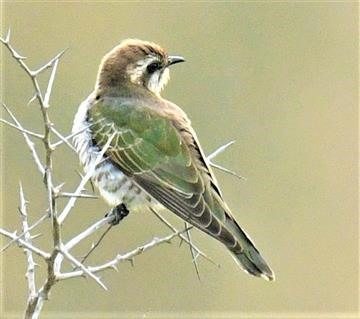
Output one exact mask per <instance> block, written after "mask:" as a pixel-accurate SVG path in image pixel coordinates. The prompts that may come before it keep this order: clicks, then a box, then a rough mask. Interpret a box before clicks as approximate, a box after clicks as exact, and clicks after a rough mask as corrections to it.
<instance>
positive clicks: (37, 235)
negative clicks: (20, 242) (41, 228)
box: [31, 233, 42, 239]
mask: <svg viewBox="0 0 360 319" xmlns="http://www.w3.org/2000/svg"><path fill="white" fill-rule="evenodd" d="M41 236H42V234H41V233H39V234H35V235H32V236H31V239H36V238H39V237H41Z"/></svg>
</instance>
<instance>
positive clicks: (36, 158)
mask: <svg viewBox="0 0 360 319" xmlns="http://www.w3.org/2000/svg"><path fill="white" fill-rule="evenodd" d="M2 106H3V108H4V109H5V111H6V112H7V113H8V114H9V115H10V117H11V118H12V120H13V121H14V122H15V124H16V125H17V126H18V127H19V128H21V129H23V127H22V126H21V124H20V122H19V121H18V120H17V118H16V117H15V115H14V114H13V113H12V112H11V111H10V109H9V108H8V107H7V106H6V105H5V103H2ZM22 135H23V136H24V139H25V142H26V144H27V146H28V148H29V150H30V153H31V155H32V157H33V159H34V161H35V164H36V167H37V168H38V170H39V171H40V173H41V174H42V175H44V174H45V168H44V166H43V164H42V163H41V161H40V158H39V155H38V153H37V152H36V150H35V146H34V143H33V142H32V141H31V140H30V138H29V136H28V134H27V133H25V132H23V133H22Z"/></svg>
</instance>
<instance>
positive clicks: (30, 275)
mask: <svg viewBox="0 0 360 319" xmlns="http://www.w3.org/2000/svg"><path fill="white" fill-rule="evenodd" d="M26 203H27V202H26V200H25V196H24V191H23V187H22V185H21V183H20V207H19V212H20V216H21V219H22V230H23V232H24V233H25V235H24V240H25V241H26V242H27V243H28V244H30V245H31V244H32V238H31V234H30V232H29V224H28V220H27V209H26V208H27V207H26ZM24 251H25V254H26V257H27V270H26V278H27V280H28V289H29V296H28V298H29V299H33V298H35V297H36V286H35V262H34V258H33V255H32V251H31V250H30V249H27V248H25V249H24Z"/></svg>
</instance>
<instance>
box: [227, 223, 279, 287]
mask: <svg viewBox="0 0 360 319" xmlns="http://www.w3.org/2000/svg"><path fill="white" fill-rule="evenodd" d="M229 222H230V223H231V224H232V225H229V226H230V227H231V228H232V229H233V230H235V231H236V237H237V239H238V240H239V242H240V246H241V247H242V250H241V252H238V251H236V252H235V251H232V250H231V249H230V251H231V254H232V256H233V257H234V259H235V261H236V262H237V263H238V264H239V265H240V266H241V268H242V269H244V270H245V271H246V272H247V273H249V274H251V275H254V276H257V277H262V278H264V279H266V280H269V281H272V280H275V274H274V272H273V271H272V270H271V268H270V266H269V265H268V264H267V263H266V261H265V259H264V258H263V257H262V256H261V254H260V253H259V251H258V250H257V249H256V247H255V245H254V244H253V243H252V241H251V239H250V237H249V236H248V235H247V234H246V233H245V232H244V231H243V230H242V229H241V227H240V226H239V225H238V224H237V223H236V222H235V221H234V220H231V221H228V223H229Z"/></svg>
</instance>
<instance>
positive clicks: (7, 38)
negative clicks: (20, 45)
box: [0, 27, 11, 44]
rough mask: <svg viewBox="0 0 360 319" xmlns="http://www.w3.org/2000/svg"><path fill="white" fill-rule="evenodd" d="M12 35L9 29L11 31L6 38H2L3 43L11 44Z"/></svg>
mask: <svg viewBox="0 0 360 319" xmlns="http://www.w3.org/2000/svg"><path fill="white" fill-rule="evenodd" d="M10 35H11V28H10V27H9V30H8V32H7V34H6V36H5V39H4V38H0V39H1V42H2V43H4V44H5V43H9V42H10Z"/></svg>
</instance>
